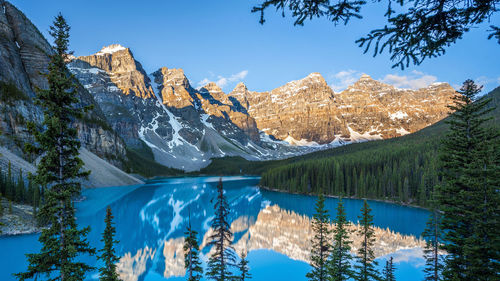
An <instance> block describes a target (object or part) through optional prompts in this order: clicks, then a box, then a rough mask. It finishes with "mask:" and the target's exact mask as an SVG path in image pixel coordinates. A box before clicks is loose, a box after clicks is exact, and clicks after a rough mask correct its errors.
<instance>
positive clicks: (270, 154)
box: [68, 44, 454, 171]
mask: <svg viewBox="0 0 500 281" xmlns="http://www.w3.org/2000/svg"><path fill="white" fill-rule="evenodd" d="M68 66H69V69H70V70H71V72H72V73H73V74H74V75H75V76H76V77H77V78H78V79H79V80H80V82H81V83H82V84H83V85H84V87H85V88H86V89H87V90H88V91H89V92H90V93H91V94H93V96H94V98H95V99H96V101H97V102H98V103H99V105H100V106H101V108H102V109H103V112H104V114H105V115H106V118H107V119H108V120H109V122H110V123H111V126H112V127H113V129H114V130H115V131H116V132H118V133H119V134H120V136H121V137H122V138H123V139H125V141H126V142H127V144H128V145H132V146H138V145H140V143H141V142H143V143H145V144H146V145H147V146H149V147H150V148H151V149H152V151H153V153H154V157H155V160H156V161H157V162H159V163H161V164H163V165H166V166H170V167H176V168H181V169H184V170H187V171H191V170H196V169H199V168H201V167H204V166H206V165H208V163H209V162H210V159H211V158H213V157H223V156H242V157H244V158H246V159H249V160H257V159H260V160H265V159H277V158H283V157H290V156H293V155H297V154H302V153H307V152H311V151H314V150H318V149H325V148H328V147H334V146H338V145H343V144H347V143H351V142H358V141H366V140H376V139H385V138H391V137H396V136H401V135H405V134H408V133H412V132H415V131H417V130H420V129H422V128H424V127H426V126H428V125H431V124H433V123H434V122H437V121H439V120H440V119H442V118H444V117H445V116H446V115H447V114H448V109H447V108H446V105H447V104H449V103H450V98H451V96H452V95H453V93H454V90H453V89H452V88H451V87H450V86H449V85H448V84H446V83H440V84H433V85H431V86H429V87H427V88H424V89H420V90H405V89H397V88H395V87H393V86H391V85H387V84H384V83H381V82H378V81H375V80H373V79H372V78H371V77H370V76H368V75H363V76H362V77H361V78H360V79H359V81H357V82H356V83H354V84H353V85H351V86H349V87H348V88H347V89H346V90H344V91H342V92H340V93H334V91H333V90H332V89H331V87H330V86H329V85H328V84H327V82H326V81H325V79H324V78H323V77H322V76H321V74H319V73H311V74H310V75H308V76H307V77H305V78H303V79H301V80H296V81H292V82H289V83H287V84H286V85H284V86H281V87H278V88H276V89H274V90H272V91H269V92H253V91H250V90H249V89H248V88H247V87H246V85H245V84H243V83H239V84H238V85H237V86H236V87H235V88H234V89H233V91H231V92H230V93H229V94H226V93H224V92H223V91H222V89H221V88H220V87H219V86H218V85H216V84H215V83H213V82H211V83H208V84H206V85H205V86H203V87H201V88H199V89H195V88H193V87H192V86H191V84H190V82H189V79H188V78H187V77H186V75H185V74H184V71H183V70H182V69H179V68H167V67H162V68H160V69H158V70H157V71H155V72H153V73H151V74H150V75H146V73H145V71H144V70H143V69H142V66H141V64H140V63H139V62H137V61H136V60H135V59H134V57H133V54H132V52H131V51H130V49H128V48H126V47H123V46H121V45H116V44H115V45H111V46H105V47H103V48H102V49H101V50H100V51H99V52H97V53H95V54H93V55H89V56H82V57H78V58H75V59H74V60H73V61H72V62H70V63H69V65H68Z"/></svg>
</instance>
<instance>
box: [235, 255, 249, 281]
mask: <svg viewBox="0 0 500 281" xmlns="http://www.w3.org/2000/svg"><path fill="white" fill-rule="evenodd" d="M248 263H249V261H248V259H247V253H246V252H245V251H243V252H241V258H240V262H239V263H238V269H239V271H240V275H239V276H236V278H235V280H237V281H245V280H248V279H252V275H251V274H250V267H248Z"/></svg>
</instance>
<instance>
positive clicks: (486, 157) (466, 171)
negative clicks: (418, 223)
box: [438, 80, 500, 280]
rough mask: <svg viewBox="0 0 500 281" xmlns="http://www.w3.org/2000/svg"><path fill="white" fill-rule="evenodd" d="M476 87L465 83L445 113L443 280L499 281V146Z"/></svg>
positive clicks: (441, 194) (441, 190)
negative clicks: (444, 258) (450, 111)
mask: <svg viewBox="0 0 500 281" xmlns="http://www.w3.org/2000/svg"><path fill="white" fill-rule="evenodd" d="M480 91H481V87H479V86H477V85H476V84H475V83H474V82H473V81H472V80H467V81H465V82H464V84H463V86H462V88H461V89H460V91H458V92H457V95H456V96H455V97H454V104H453V105H452V106H450V109H452V110H453V111H455V113H454V114H452V115H451V117H450V119H449V121H448V122H447V123H448V124H449V125H450V132H449V133H448V135H447V136H446V138H444V140H443V145H442V154H441V163H442V170H443V180H444V182H443V184H442V185H441V186H440V188H439V196H438V200H439V202H438V203H439V208H440V210H441V211H442V212H443V215H442V221H441V228H442V232H443V234H444V236H443V238H444V239H443V240H444V243H443V249H444V250H446V252H447V256H446V260H445V268H444V270H443V279H444V280H498V279H500V212H499V209H498V206H499V205H500V193H499V192H498V186H500V178H499V176H498V175H499V169H500V165H499V163H500V154H499V151H500V147H499V142H498V132H496V131H494V130H493V129H491V128H487V127H486V126H485V122H486V121H488V119H489V118H488V117H486V114H487V113H488V112H490V111H491V110H492V108H491V107H489V106H488V103H489V102H490V99H489V98H486V97H482V98H478V94H479V92H480Z"/></svg>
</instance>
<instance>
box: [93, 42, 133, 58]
mask: <svg viewBox="0 0 500 281" xmlns="http://www.w3.org/2000/svg"><path fill="white" fill-rule="evenodd" d="M125 50H128V48H125V47H123V46H122V45H120V44H112V45H109V46H104V47H102V49H101V50H100V51H99V52H97V53H96V55H101V56H102V55H105V54H113V53H116V52H119V51H125Z"/></svg>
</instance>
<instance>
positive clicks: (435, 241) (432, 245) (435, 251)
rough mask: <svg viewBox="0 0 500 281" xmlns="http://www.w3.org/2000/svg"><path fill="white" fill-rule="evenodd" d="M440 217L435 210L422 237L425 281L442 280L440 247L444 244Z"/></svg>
mask: <svg viewBox="0 0 500 281" xmlns="http://www.w3.org/2000/svg"><path fill="white" fill-rule="evenodd" d="M440 216H441V215H440V214H439V212H438V211H437V210H436V209H433V210H432V212H431V214H430V216H429V220H428V221H427V226H426V228H425V230H424V232H423V233H422V237H423V238H424V239H425V249H424V258H425V268H424V274H425V279H424V280H425V281H440V280H442V279H441V270H442V269H443V263H442V257H441V256H440V255H439V245H440V244H441V243H442V239H441V229H440V224H441V219H440Z"/></svg>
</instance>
